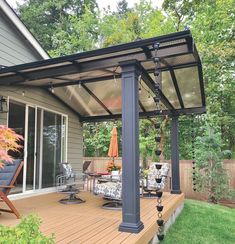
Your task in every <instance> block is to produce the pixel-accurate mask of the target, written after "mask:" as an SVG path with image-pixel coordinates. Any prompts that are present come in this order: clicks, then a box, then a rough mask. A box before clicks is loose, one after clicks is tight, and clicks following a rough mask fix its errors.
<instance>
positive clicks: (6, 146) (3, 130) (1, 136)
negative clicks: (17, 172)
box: [0, 125, 23, 168]
mask: <svg viewBox="0 0 235 244" xmlns="http://www.w3.org/2000/svg"><path fill="white" fill-rule="evenodd" d="M20 140H23V137H22V136H21V135H18V134H16V133H15V131H14V130H12V129H10V128H7V127H6V126H5V125H0V168H1V167H3V166H4V161H7V162H10V163H11V162H12V161H13V158H12V157H11V156H10V155H9V154H8V151H13V152H18V150H19V149H20V148H21V146H20V145H19V141H20Z"/></svg>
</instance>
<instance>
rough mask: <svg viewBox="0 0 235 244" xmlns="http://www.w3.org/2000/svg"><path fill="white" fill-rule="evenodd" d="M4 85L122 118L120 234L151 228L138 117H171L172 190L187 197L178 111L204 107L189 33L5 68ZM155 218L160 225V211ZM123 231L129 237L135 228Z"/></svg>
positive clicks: (93, 115) (89, 113) (88, 112)
mask: <svg viewBox="0 0 235 244" xmlns="http://www.w3.org/2000/svg"><path fill="white" fill-rule="evenodd" d="M0 85H9V86H11V85H12V86H19V87H40V88H43V89H45V90H47V91H48V92H50V93H51V95H52V96H55V97H56V98H57V99H58V100H60V101H62V102H63V104H64V105H65V106H66V107H68V108H69V109H71V110H73V111H74V112H75V113H76V114H77V116H78V117H79V119H80V121H81V122H99V121H107V120H116V119H122V161H123V175H122V189H123V194H122V198H123V199H122V200H123V209H122V223H119V222H118V221H117V224H116V225H113V226H115V228H114V229H116V231H117V233H120V232H118V229H119V231H122V232H129V233H139V232H140V231H141V230H143V229H144V225H145V228H147V226H148V225H147V222H146V221H144V215H143V211H145V208H144V209H143V210H141V206H143V204H144V202H145V201H147V200H148V199H147V200H141V203H140V197H139V118H151V117H157V116H166V115H168V116H170V117H171V118H172V120H171V121H172V122H171V123H172V126H171V161H172V163H171V165H172V189H171V193H172V194H178V195H177V196H175V195H170V194H169V195H168V197H169V198H180V199H181V200H182V198H183V196H182V195H181V190H180V177H179V148H178V117H179V116H181V115H190V114H202V113H205V112H206V109H205V94H204V85H203V76H202V66H201V61H200V58H199V55H198V52H197V49H196V46H195V44H194V41H193V38H192V35H191V33H190V31H182V32H177V33H173V34H169V35H165V36H160V37H155V38H150V39H144V40H138V41H135V42H131V43H127V44H121V45H117V46H112V47H108V48H103V49H98V50H94V51H89V52H84V53H78V54H74V55H69V56H64V57H59V58H53V59H48V60H43V61H39V62H33V63H29V64H22V65H17V66H14V67H8V68H4V69H2V70H1V71H0ZM47 196H48V197H49V195H45V196H43V198H44V199H45V201H49V199H48V200H47ZM22 201H26V202H29V201H27V200H22ZM19 202H20V201H19ZM55 202H56V201H55ZM95 202H96V201H94V203H93V204H95ZM150 202H151V203H153V204H152V205H151V204H149V205H148V203H147V202H146V204H147V205H148V206H152V207H150V208H151V209H152V210H151V211H152V212H151V213H152V214H151V216H154V212H156V209H155V205H156V202H155V201H154V200H149V203H150ZM27 204H28V203H27ZM57 204H58V203H57ZM169 204H170V203H169ZM48 205H49V202H48ZM86 205H87V204H86V203H85V204H84V205H83V206H81V208H86ZM87 207H88V206H87ZM58 208H62V206H58ZM71 208H75V207H71ZM79 208H80V206H76V211H79V210H78V209H79ZM150 208H149V209H150ZM175 209H176V207H175ZM58 210H59V209H58ZM76 211H75V209H74V213H73V214H76ZM97 211H98V210H97ZM102 211H103V210H102ZM84 212H85V211H84ZM57 213H58V215H57V216H59V214H60V213H59V211H57ZM116 214H117V213H115V214H114V215H116ZM106 215H112V214H111V213H106ZM117 215H118V214H117ZM150 218H152V217H150ZM153 218H154V219H155V220H154V221H152V224H153V223H154V224H155V225H156V216H155V217H153ZM52 222H53V221H52ZM113 223H115V221H114V220H113ZM145 223H146V224H145ZM119 224H120V225H119ZM118 226H119V227H118ZM43 228H44V227H43ZM113 231H115V230H113ZM143 232H145V230H143ZM141 233H142V232H141ZM120 236H123V238H124V236H125V237H127V236H128V238H129V236H131V234H124V233H123V234H121V233H120ZM137 236H138V235H137ZM133 238H134V237H133ZM124 239H125V238H124ZM124 239H123V240H124ZM120 242H121V241H120ZM117 243H118V242H117ZM128 243H131V242H128ZM142 243H143V242H142Z"/></svg>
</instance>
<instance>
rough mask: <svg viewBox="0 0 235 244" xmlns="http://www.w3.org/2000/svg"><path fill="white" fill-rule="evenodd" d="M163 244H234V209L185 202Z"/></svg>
mask: <svg viewBox="0 0 235 244" xmlns="http://www.w3.org/2000/svg"><path fill="white" fill-rule="evenodd" d="M162 243H164V244H170V243H172V244H173V243H174V244H184V243H185V244H194V243H195V244H217V243H218V244H225V243H232V244H235V209H231V208H228V207H224V206H220V205H213V204H208V203H205V202H200V201H193V200H186V201H185V206H184V210H183V211H182V213H181V215H180V216H179V217H178V219H177V220H176V222H175V224H174V225H173V226H171V227H170V229H169V230H168V231H167V234H166V236H165V240H164V241H163V242H162Z"/></svg>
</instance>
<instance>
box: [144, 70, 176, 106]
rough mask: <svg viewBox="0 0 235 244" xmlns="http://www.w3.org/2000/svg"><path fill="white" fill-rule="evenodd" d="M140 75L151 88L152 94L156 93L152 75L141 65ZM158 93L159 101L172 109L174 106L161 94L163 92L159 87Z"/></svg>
mask: <svg viewBox="0 0 235 244" xmlns="http://www.w3.org/2000/svg"><path fill="white" fill-rule="evenodd" d="M141 67H142V68H141V77H142V80H143V81H144V82H145V84H146V85H147V86H148V87H149V88H150V89H151V90H152V92H153V93H154V94H156V89H155V82H154V80H153V79H152V77H151V76H150V75H149V74H148V72H147V71H146V70H145V69H144V68H143V66H141ZM158 92H159V94H158V96H159V98H160V100H161V102H162V103H163V104H164V105H165V106H166V107H167V108H168V109H169V110H172V111H174V110H175V108H174V107H173V105H172V104H171V103H170V101H169V100H168V99H167V98H166V96H165V95H164V94H163V92H162V91H161V90H160V89H159V90H158Z"/></svg>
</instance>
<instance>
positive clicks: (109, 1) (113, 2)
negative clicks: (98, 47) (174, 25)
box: [6, 0, 163, 10]
mask: <svg viewBox="0 0 235 244" xmlns="http://www.w3.org/2000/svg"><path fill="white" fill-rule="evenodd" d="M6 1H7V2H8V3H9V5H10V6H11V7H13V8H16V6H17V5H16V2H18V3H23V2H24V0H6ZM117 2H118V0H97V3H98V5H99V7H100V9H103V8H105V7H107V6H108V5H110V7H111V9H112V10H115V9H116V6H117ZM127 2H128V4H129V7H132V6H133V5H134V4H135V3H138V2H140V0H128V1H127ZM152 2H153V6H154V7H155V6H158V7H160V6H161V4H162V2H163V0H152Z"/></svg>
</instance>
